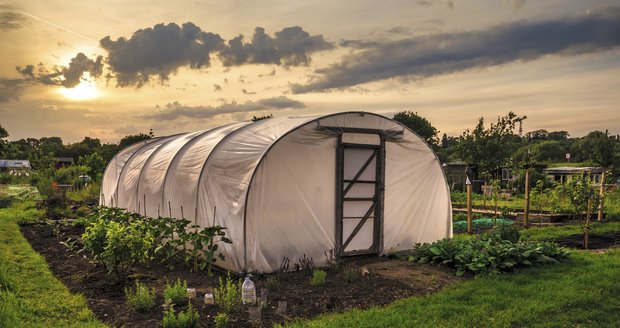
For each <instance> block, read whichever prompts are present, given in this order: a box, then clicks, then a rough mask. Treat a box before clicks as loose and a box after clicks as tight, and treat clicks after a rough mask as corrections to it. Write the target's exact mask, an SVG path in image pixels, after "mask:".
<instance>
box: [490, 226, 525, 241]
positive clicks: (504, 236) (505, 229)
mask: <svg viewBox="0 0 620 328" xmlns="http://www.w3.org/2000/svg"><path fill="white" fill-rule="evenodd" d="M489 236H490V237H492V238H495V239H496V240H507V241H509V242H511V243H517V242H519V239H520V238H521V233H520V232H519V228H518V227H517V226H516V225H514V224H498V225H496V226H495V227H493V229H491V231H490V232H489Z"/></svg>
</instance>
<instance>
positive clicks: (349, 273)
mask: <svg viewBox="0 0 620 328" xmlns="http://www.w3.org/2000/svg"><path fill="white" fill-rule="evenodd" d="M359 277H360V273H359V272H358V271H357V269H355V268H352V267H348V266H345V267H344V268H343V269H342V278H343V279H344V281H345V282H347V283H352V282H354V281H356V280H357V279H358V278H359Z"/></svg>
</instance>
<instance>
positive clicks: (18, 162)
mask: <svg viewBox="0 0 620 328" xmlns="http://www.w3.org/2000/svg"><path fill="white" fill-rule="evenodd" d="M0 167H2V168H9V169H14V168H21V167H26V168H31V167H32V166H30V161H29V160H25V159H0Z"/></svg>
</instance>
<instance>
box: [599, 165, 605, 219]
mask: <svg viewBox="0 0 620 328" xmlns="http://www.w3.org/2000/svg"><path fill="white" fill-rule="evenodd" d="M599 192H600V195H601V203H600V205H599V207H598V222H601V221H603V205H604V203H605V171H603V173H601V189H600V191H599Z"/></svg>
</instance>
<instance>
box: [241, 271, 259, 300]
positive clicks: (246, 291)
mask: <svg viewBox="0 0 620 328" xmlns="http://www.w3.org/2000/svg"><path fill="white" fill-rule="evenodd" d="M241 302H243V304H256V286H255V285H254V282H252V280H250V276H246V277H245V281H244V282H243V285H242V286H241Z"/></svg>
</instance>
